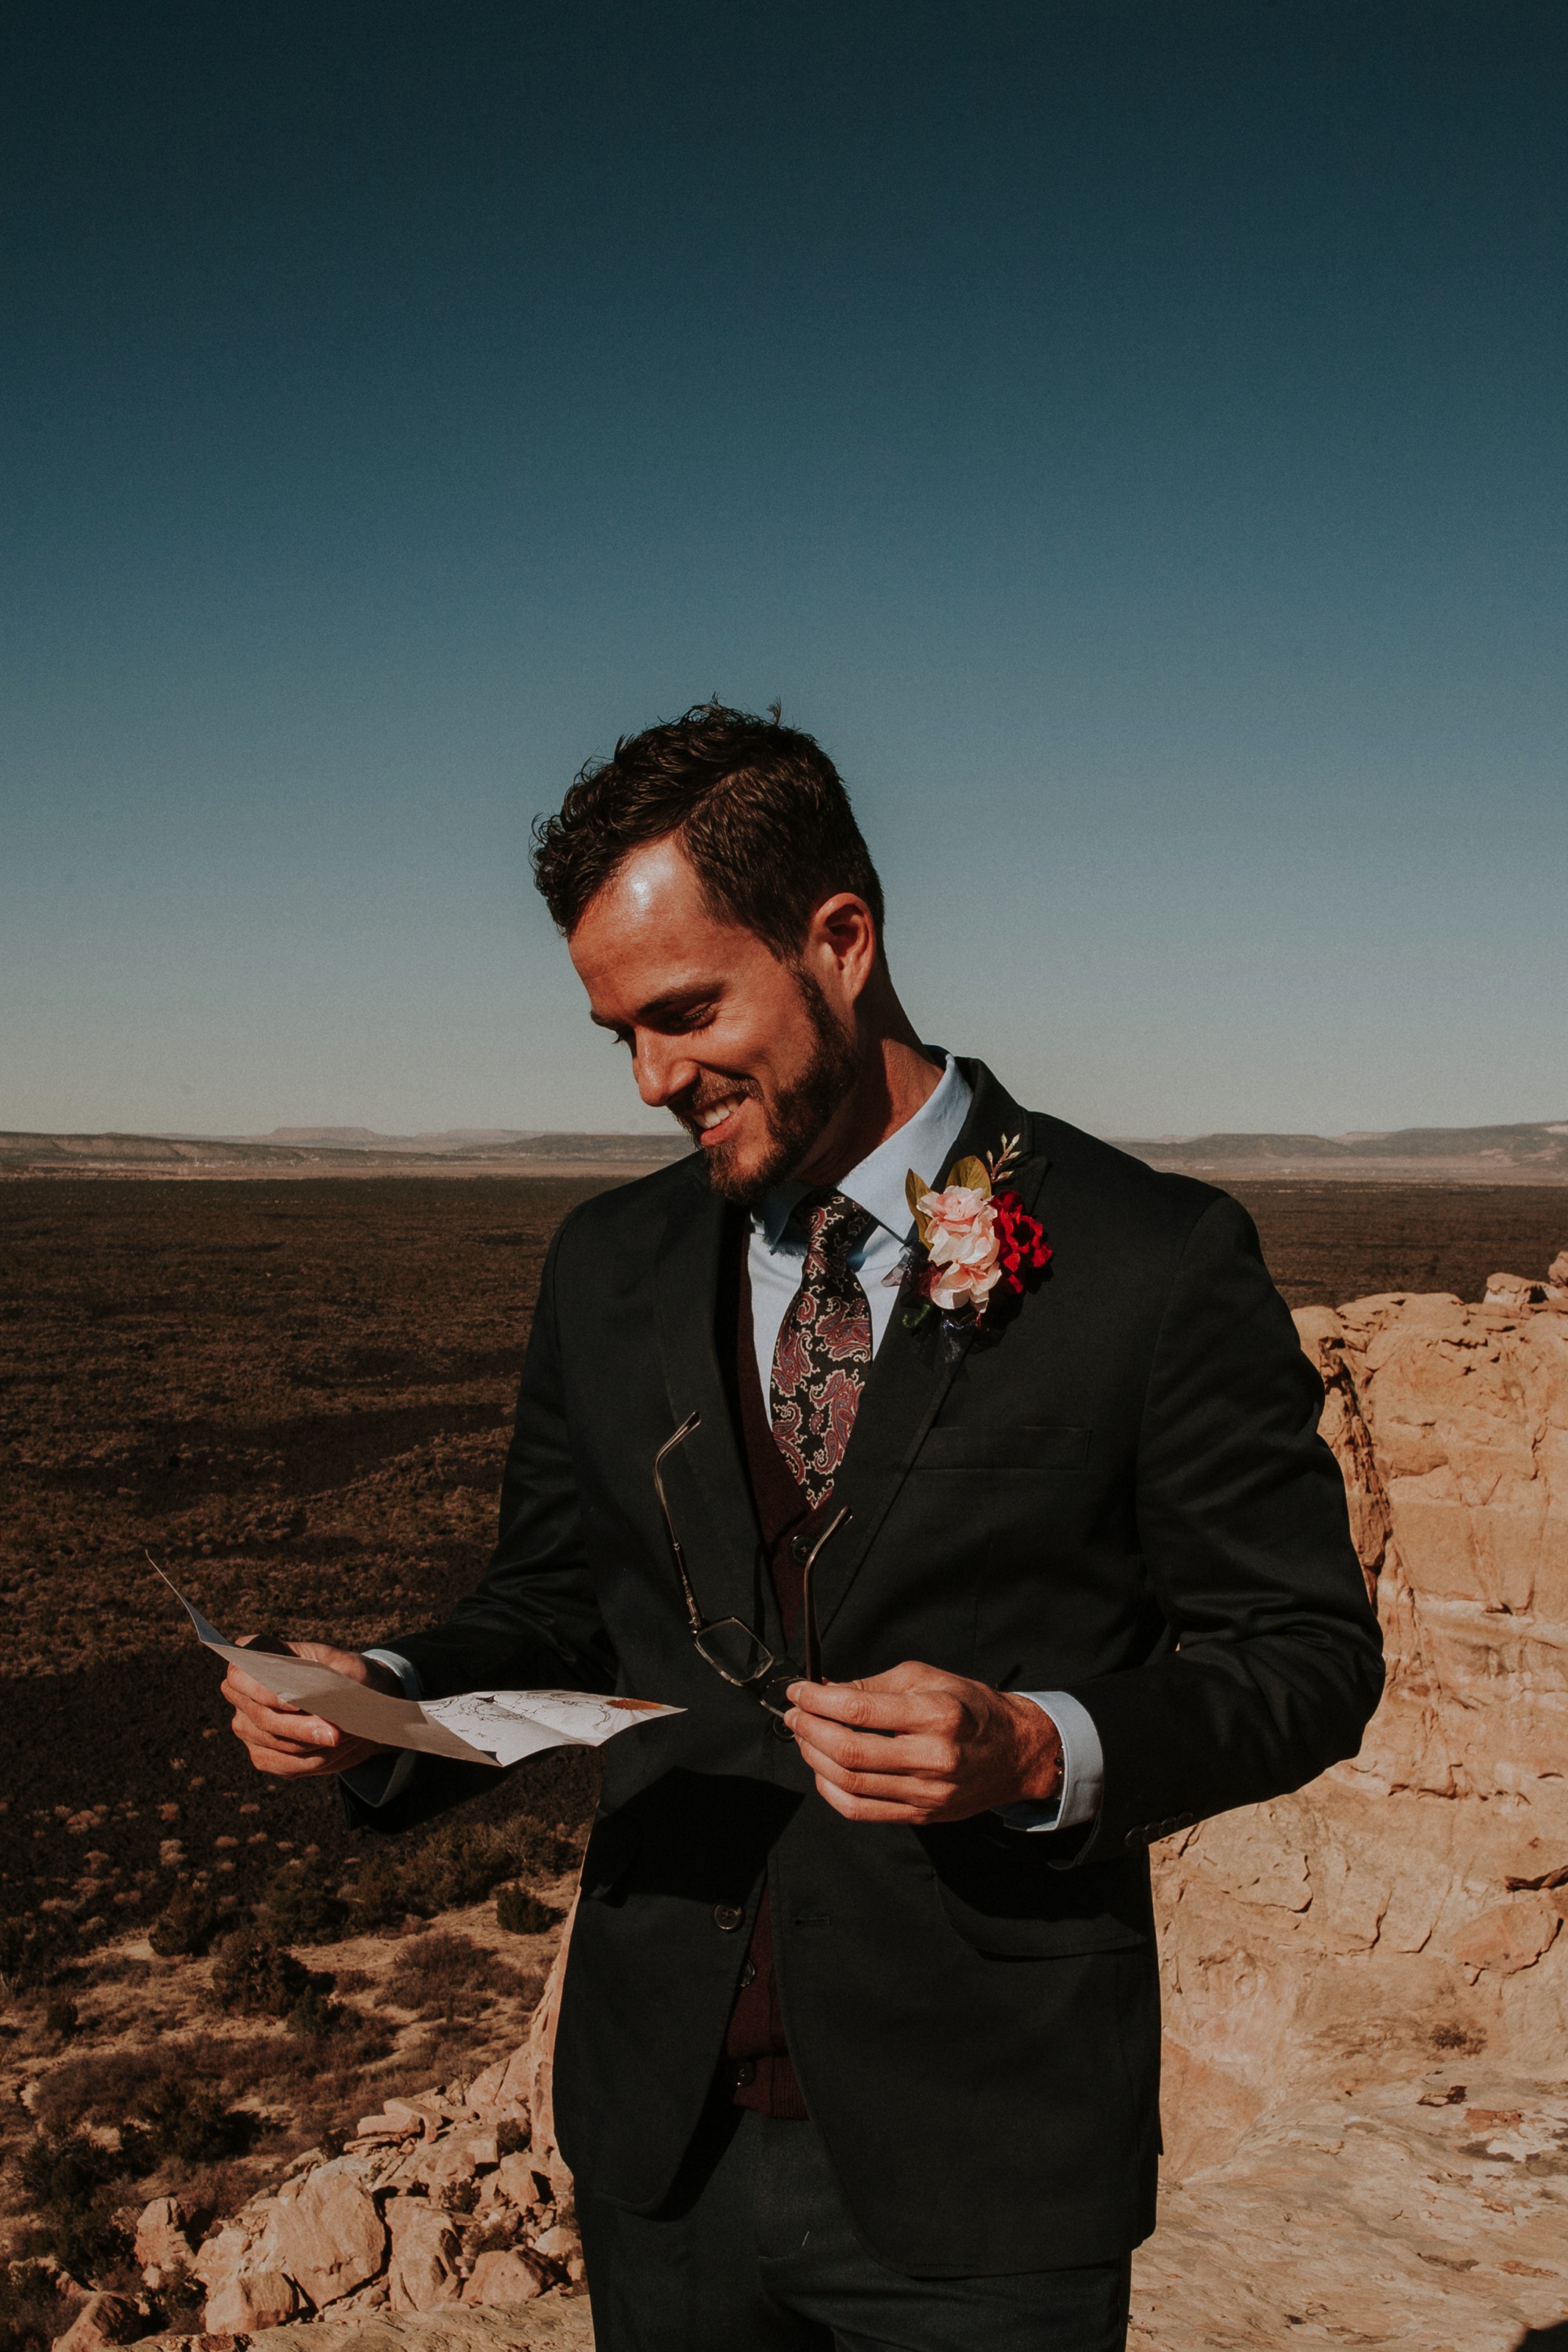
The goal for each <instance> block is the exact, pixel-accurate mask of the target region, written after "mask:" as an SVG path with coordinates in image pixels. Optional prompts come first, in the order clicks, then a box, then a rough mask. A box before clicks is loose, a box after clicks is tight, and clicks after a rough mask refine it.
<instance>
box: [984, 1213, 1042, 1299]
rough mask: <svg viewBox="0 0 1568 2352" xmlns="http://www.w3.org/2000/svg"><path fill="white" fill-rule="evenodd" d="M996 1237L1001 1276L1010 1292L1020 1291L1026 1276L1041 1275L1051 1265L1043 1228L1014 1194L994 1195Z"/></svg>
mask: <svg viewBox="0 0 1568 2352" xmlns="http://www.w3.org/2000/svg"><path fill="white" fill-rule="evenodd" d="M991 1206H992V1207H993V1208H994V1210H995V1212H996V1238H997V1240H998V1241H999V1242H1000V1243H1001V1244H1002V1253H1001V1259H1000V1264H1001V1267H1002V1276H1003V1279H1004V1281H1005V1283H1006V1284H1007V1286H1008V1288H1009V1289H1011V1290H1022V1289H1023V1287H1024V1276H1025V1275H1026V1274H1040V1273H1043V1272H1044V1270H1045V1268H1046V1267H1047V1265H1049V1264H1050V1262H1051V1251H1050V1247H1049V1244H1047V1240H1046V1229H1045V1227H1044V1225H1042V1224H1041V1223H1040V1221H1039V1219H1038V1218H1037V1217H1031V1216H1030V1214H1029V1213H1028V1211H1027V1210H1026V1208H1025V1206H1024V1203H1023V1202H1022V1201H1021V1200H1020V1199H1019V1197H1018V1195H1017V1193H1016V1192H993V1193H992V1195H991Z"/></svg>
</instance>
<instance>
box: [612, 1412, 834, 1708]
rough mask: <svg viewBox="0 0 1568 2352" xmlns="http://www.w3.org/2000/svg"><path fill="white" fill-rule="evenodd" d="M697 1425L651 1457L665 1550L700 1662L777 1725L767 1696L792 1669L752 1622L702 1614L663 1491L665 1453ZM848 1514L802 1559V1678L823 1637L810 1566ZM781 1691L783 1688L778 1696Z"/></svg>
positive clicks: (810, 1671)
mask: <svg viewBox="0 0 1568 2352" xmlns="http://www.w3.org/2000/svg"><path fill="white" fill-rule="evenodd" d="M701 1426H702V1416H701V1414H700V1412H692V1413H688V1415H687V1417H686V1419H685V1420H684V1421H683V1422H682V1423H681V1424H680V1427H679V1429H678V1430H677V1431H676V1433H675V1435H674V1436H673V1437H671V1438H668V1439H667V1440H666V1441H665V1443H664V1444H662V1445H661V1446H660V1447H659V1449H658V1453H657V1454H655V1455H654V1457H653V1485H654V1492H655V1494H656V1495H657V1496H658V1507H659V1510H660V1511H661V1513H662V1514H663V1517H664V1531H665V1533H666V1535H667V1536H668V1538H669V1549H670V1550H671V1552H672V1553H673V1554H674V1556H675V1567H676V1573H677V1574H678V1575H679V1578H680V1591H681V1598H682V1599H683V1600H684V1601H685V1603H686V1617H687V1622H688V1623H689V1626H690V1628H691V1639H692V1643H693V1644H694V1646H695V1648H696V1651H697V1654H698V1656H699V1657H700V1659H701V1661H702V1663H703V1664H704V1665H705V1666H711V1667H712V1669H713V1672H714V1673H715V1674H716V1675H722V1676H723V1678H724V1680H725V1681H726V1682H727V1683H729V1684H730V1685H731V1687H732V1688H733V1689H735V1690H743V1691H750V1692H751V1694H752V1696H753V1697H754V1698H757V1699H759V1700H760V1701H761V1702H762V1704H763V1706H765V1707H766V1709H767V1711H768V1713H769V1714H770V1715H771V1716H772V1717H773V1721H774V1725H775V1727H782V1726H783V1724H784V1717H785V1715H786V1714H787V1713H788V1708H787V1706H784V1705H781V1704H780V1699H779V1698H773V1697H772V1696H770V1693H771V1692H772V1691H773V1688H774V1687H775V1685H788V1684H790V1683H792V1682H795V1681H796V1680H798V1676H797V1675H796V1672H795V1668H794V1667H793V1666H792V1665H789V1664H786V1663H785V1662H784V1660H783V1659H780V1658H779V1657H777V1656H775V1654H774V1653H773V1651H772V1650H770V1649H769V1647H768V1645H767V1643H765V1642H764V1641H763V1637H762V1635H761V1634H760V1633H753V1632H752V1628H751V1626H749V1625H748V1624H746V1623H744V1622H742V1619H741V1618H739V1617H704V1615H703V1614H702V1611H701V1608H700V1605H699V1603H698V1599H697V1594H696V1592H695V1591H693V1589H692V1583H691V1576H690V1572H689V1570H688V1568H687V1565H686V1554H685V1553H684V1552H683V1551H682V1550H681V1549H680V1538H679V1536H678V1535H677V1534H676V1532H675V1521H674V1519H673V1518H672V1517H670V1510H669V1500H668V1496H667V1495H666V1494H665V1491H664V1460H665V1456H666V1454H673V1453H674V1451H675V1449H676V1447H677V1446H678V1445H679V1444H681V1443H682V1442H683V1441H684V1440H685V1439H686V1438H688V1437H689V1436H690V1435H691V1433H692V1431H693V1430H695V1429H700V1428H701ZM847 1517H849V1506H848V1505H847V1504H846V1505H845V1506H844V1508H843V1509H842V1510H841V1511H840V1512H838V1514H837V1517H834V1518H832V1519H830V1520H829V1521H828V1523H827V1525H826V1527H825V1528H823V1530H822V1533H821V1534H820V1535H819V1536H818V1537H817V1538H816V1542H815V1543H814V1544H813V1545H812V1547H811V1549H810V1551H809V1552H808V1553H807V1554H806V1556H805V1561H804V1563H803V1575H802V1584H803V1588H804V1589H803V1591H802V1595H801V1615H802V1618H803V1619H804V1621H805V1680H806V1681H807V1682H810V1683H819V1682H820V1681H821V1680H822V1640H821V1636H820V1635H819V1633H818V1632H817V1627H816V1598H815V1595H814V1593H813V1591H812V1570H814V1569H815V1568H816V1559H817V1554H818V1553H819V1552H820V1551H821V1549H822V1548H823V1546H824V1544H825V1543H826V1541H827V1538H828V1537H829V1536H833V1535H837V1532H838V1530H839V1528H841V1527H842V1526H843V1525H844V1522H845V1520H846V1519H847ZM782 1695H783V1694H782V1689H781V1692H780V1697H781V1698H782ZM783 1736H784V1738H792V1737H793V1734H791V1733H790V1732H788V1731H787V1730H785V1731H784V1735H783Z"/></svg>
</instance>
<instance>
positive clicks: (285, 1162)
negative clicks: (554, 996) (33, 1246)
mask: <svg viewBox="0 0 1568 2352" xmlns="http://www.w3.org/2000/svg"><path fill="white" fill-rule="evenodd" d="M691 1148H692V1147H691V1143H690V1140H689V1137H688V1136H687V1135H686V1133H685V1131H684V1129H680V1128H678V1127H676V1126H675V1125H674V1124H673V1122H672V1123H671V1125H670V1127H669V1128H668V1129H667V1130H662V1131H656V1132H655V1133H653V1134H651V1135H626V1134H609V1135H595V1134H587V1133H582V1132H576V1133H569V1134H552V1133H545V1132H536V1131H532V1130H530V1129H523V1128H454V1129H448V1130H446V1131H443V1132H442V1133H439V1134H429V1135H379V1134H377V1133H376V1132H375V1131H374V1129H371V1128H368V1127H280V1128H274V1129H272V1131H271V1133H270V1134H268V1135H264V1136H261V1135H230V1136H202V1135H120V1134H109V1133H106V1134H96V1135H67V1134H53V1135H50V1134H40V1133H21V1132H18V1133H10V1134H6V1133H0V1176H25V1175H40V1176H44V1175H84V1176H90V1175H104V1176H139V1175H141V1176H289V1175H315V1176H333V1175H337V1176H368V1175H389V1174H395V1173H397V1172H399V1171H408V1172H414V1171H427V1172H429V1173H432V1174H445V1173H451V1174H453V1175H463V1174H468V1173H473V1174H480V1175H482V1174H485V1173H487V1172H488V1173H490V1174H495V1175H500V1174H518V1175H528V1174H530V1173H533V1172H538V1173H540V1174H558V1175H563V1176H567V1175H596V1174H599V1173H601V1172H605V1173H612V1174H614V1173H624V1174H626V1175H634V1174H637V1173H639V1172H641V1171H644V1170H647V1169H654V1168H662V1167H665V1166H667V1165H668V1162H669V1161H670V1160H679V1159H682V1158H684V1156H685V1155H686V1153H687V1152H689V1150H691Z"/></svg>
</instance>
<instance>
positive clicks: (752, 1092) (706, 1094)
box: [669, 1077, 763, 1135]
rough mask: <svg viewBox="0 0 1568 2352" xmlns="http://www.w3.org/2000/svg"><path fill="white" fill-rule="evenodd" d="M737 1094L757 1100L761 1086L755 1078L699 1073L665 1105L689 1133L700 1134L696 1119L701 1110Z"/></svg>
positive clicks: (698, 1123) (717, 1104)
mask: <svg viewBox="0 0 1568 2352" xmlns="http://www.w3.org/2000/svg"><path fill="white" fill-rule="evenodd" d="M737 1095H739V1096H742V1097H745V1098H746V1099H747V1100H749V1101H752V1102H760V1101H761V1100H762V1095H763V1090H762V1087H760V1086H759V1085H758V1084H757V1081H756V1080H755V1078H742V1077H733V1078H720V1077H701V1078H699V1079H697V1080H696V1082H695V1083H694V1084H693V1085H692V1086H691V1087H689V1088H688V1089H687V1091H686V1093H685V1094H684V1095H683V1096H682V1097H680V1100H679V1102H673V1103H671V1104H670V1106H669V1108H670V1109H671V1111H672V1112H673V1114H674V1116H675V1117H676V1118H677V1119H678V1120H679V1123H680V1125H681V1126H682V1127H683V1128H685V1129H686V1131H687V1133H688V1134H689V1135H700V1133H701V1131H702V1130H701V1127H700V1120H701V1118H702V1114H703V1113H704V1111H710V1110H714V1109H716V1108H717V1107H718V1106H719V1104H720V1103H722V1102H732V1101H733V1100H734V1098H735V1097H736V1096H737Z"/></svg>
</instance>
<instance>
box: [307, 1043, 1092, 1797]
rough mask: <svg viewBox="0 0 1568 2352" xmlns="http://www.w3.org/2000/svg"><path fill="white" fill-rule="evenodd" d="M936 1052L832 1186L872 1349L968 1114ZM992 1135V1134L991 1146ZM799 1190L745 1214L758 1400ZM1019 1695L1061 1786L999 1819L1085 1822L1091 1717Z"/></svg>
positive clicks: (766, 1383)
mask: <svg viewBox="0 0 1568 2352" xmlns="http://www.w3.org/2000/svg"><path fill="white" fill-rule="evenodd" d="M926 1050H927V1052H928V1053H930V1054H931V1055H932V1056H933V1058H934V1056H935V1055H936V1053H937V1052H938V1051H939V1049H938V1048H937V1047H935V1046H928V1047H927V1048H926ZM942 1059H943V1065H944V1066H943V1069H942V1076H941V1078H940V1079H939V1080H938V1082H937V1086H936V1089H935V1091H934V1093H932V1094H931V1095H930V1096H929V1097H927V1099H926V1100H925V1101H924V1102H923V1103H922V1104H921V1108H920V1109H919V1110H917V1111H916V1113H915V1114H914V1117H913V1118H909V1119H906V1120H905V1121H904V1124H903V1126H902V1127H900V1128H899V1129H896V1130H895V1131H894V1133H893V1134H891V1135H890V1136H889V1138H888V1139H887V1140H886V1142H885V1143H879V1145H878V1146H877V1149H876V1150H875V1151H873V1152H870V1153H868V1155H867V1157H866V1158H865V1159H864V1160H861V1162H860V1164H859V1166H858V1168H852V1169H851V1170H850V1171H849V1173H848V1175H847V1176H846V1177H843V1178H842V1179H841V1180H840V1181H839V1183H838V1185H837V1191H838V1192H842V1193H844V1194H845V1196H846V1197H847V1199H849V1200H851V1201H853V1202H855V1203H856V1205H857V1206H858V1207H859V1208H862V1209H865V1210H866V1211H868V1213H869V1214H870V1215H871V1216H873V1217H874V1218H875V1219H876V1221H877V1222H876V1223H875V1224H874V1225H873V1226H872V1228H871V1231H870V1232H869V1234H868V1235H867V1237H866V1239H865V1240H864V1241H863V1242H862V1243H861V1244H860V1245H859V1247H858V1249H854V1250H851V1251H850V1253H849V1258H848V1263H849V1265H850V1267H851V1269H852V1270H853V1271H854V1273H856V1274H857V1275H858V1276H859V1279H860V1286H861V1288H862V1289H863V1290H864V1291H865V1293H866V1304H867V1306H868V1307H869V1308H870V1310H871V1352H872V1354H873V1356H874V1355H875V1354H876V1352H877V1349H879V1347H880V1346H881V1344H882V1341H883V1339H885V1338H886V1336H887V1331H888V1326H889V1323H890V1322H891V1321H892V1319H893V1310H894V1308H895V1307H896V1306H897V1305H898V1303H899V1298H900V1292H899V1290H898V1288H897V1286H895V1285H893V1284H890V1283H889V1281H888V1279H887V1277H888V1276H889V1275H890V1274H893V1273H895V1272H896V1271H897V1269H898V1265H899V1262H900V1258H901V1257H902V1256H903V1254H904V1252H905V1250H906V1249H907V1248H908V1247H909V1245H910V1241H911V1240H912V1239H913V1236H914V1221H913V1219H912V1218H911V1217H910V1208H909V1202H908V1199H907V1197H906V1194H905V1191H904V1179H905V1176H906V1174H907V1173H908V1171H910V1169H911V1168H912V1169H913V1170H914V1171H915V1172H916V1174H917V1175H920V1176H923V1177H924V1178H925V1180H926V1181H927V1182H928V1183H929V1184H931V1185H933V1186H934V1185H939V1184H940V1183H941V1182H942V1178H943V1177H944V1176H945V1175H946V1173H947V1171H948V1169H949V1167H950V1166H951V1165H952V1157H953V1153H954V1151H955V1150H956V1149H957V1146H958V1139H959V1137H960V1136H961V1135H962V1133H963V1126H964V1121H965V1120H966V1119H967V1118H968V1117H969V1106H970V1101H971V1095H970V1088H969V1084H968V1081H967V1080H966V1079H965V1077H964V1076H963V1071H962V1070H961V1069H960V1068H959V1066H958V1064H957V1063H956V1062H955V1061H954V1060H953V1058H952V1055H951V1054H948V1055H943V1057H942ZM1000 1143H1001V1138H1000V1137H998V1138H997V1144H998V1146H999V1145H1000ZM808 1189H809V1188H808V1187H807V1186H806V1185H805V1184H781V1185H779V1186H778V1188H777V1189H776V1191H774V1192H770V1193H769V1194H768V1196H767V1198H766V1199H765V1200H764V1201H763V1203H762V1206H761V1207H760V1208H759V1209H757V1210H756V1211H755V1212H754V1213H753V1215H752V1230H751V1236H750V1242H749V1245H748V1253H747V1268H748V1271H749V1273H750V1275H751V1280H752V1340H753V1343H754V1345H755V1348H756V1351H757V1378H758V1380H759V1381H760V1382H761V1385H762V1391H763V1397H764V1398H766V1397H767V1396H768V1395H769V1392H770V1389H771V1385H772V1379H773V1349H774V1348H775V1346H776V1345H777V1343H778V1335H779V1328H780V1326H781V1325H782V1324H783V1322H784V1316H785V1315H786V1313H787V1312H788V1310H789V1307H790V1303H791V1301H792V1300H793V1299H794V1297H795V1293H796V1291H798V1289H799V1288H800V1284H801V1272H802V1268H803V1267H804V1265H805V1234H804V1233H803V1232H802V1231H801V1230H800V1229H799V1227H798V1226H792V1225H791V1223H790V1222H789V1220H790V1212H791V1211H792V1210H793V1209H794V1207H795V1203H796V1202H797V1201H799V1200H800V1199H801V1198H802V1197H803V1196H804V1194H805V1192H807V1190H808ZM365 1656H366V1657H367V1658H378V1659H380V1660H381V1661H382V1663H383V1664H385V1665H389V1666H390V1667H391V1668H392V1669H393V1671H394V1673H395V1674H396V1675H397V1676H398V1678H399V1680H400V1681H401V1682H402V1684H403V1687H404V1690H405V1693H406V1695H407V1696H409V1697H410V1698H417V1697H418V1696H419V1677H418V1675H417V1673H416V1670H415V1668H414V1666H413V1664H411V1663H410V1661H409V1660H408V1659H407V1658H405V1657H402V1656H400V1655H399V1654H398V1653H397V1652H396V1651H395V1650H367V1651H366V1652H365ZM1019 1696H1021V1697H1024V1698H1030V1699H1033V1700H1034V1702H1035V1705H1036V1706H1038V1707H1041V1708H1043V1709H1044V1711H1045V1712H1046V1714H1047V1715H1048V1716H1049V1717H1050V1718H1051V1720H1052V1722H1053V1723H1054V1724H1055V1725H1056V1727H1057V1731H1058V1735H1059V1737H1060V1739H1061V1743H1062V1786H1061V1793H1060V1795H1059V1796H1058V1797H1057V1798H1056V1799H1054V1800H1053V1801H1051V1802H1050V1803H1049V1804H1036V1803H1033V1802H1029V1801H1025V1802H1022V1803H1019V1804H1016V1805H1003V1806H1001V1807H999V1808H998V1813H999V1817H1000V1818H1001V1819H1002V1820H1003V1821H1005V1822H1006V1823H1007V1825H1008V1827H1009V1828H1010V1829H1016V1830H1025V1831H1035V1830H1065V1829H1077V1828H1078V1827H1079V1826H1080V1824H1081V1823H1083V1822H1090V1821H1092V1820H1093V1819H1094V1816H1095V1814H1096V1813H1097V1812H1098V1811H1100V1793H1101V1790H1102V1789H1103V1787H1104V1782H1105V1761H1104V1757H1103V1754H1102V1752H1101V1749H1100V1734H1099V1733H1098V1732H1097V1731H1096V1729H1095V1727H1094V1718H1093V1717H1092V1716H1091V1715H1090V1714H1089V1710H1088V1708H1087V1707H1085V1706H1082V1705H1081V1704H1080V1703H1079V1700H1077V1699H1075V1698H1073V1697H1071V1696H1069V1695H1068V1693H1067V1692H1066V1691H1024V1692H1021V1693H1020V1694H1019ZM413 1769H414V1756H413V1753H412V1751H408V1752H405V1754H404V1755H403V1756H401V1757H399V1758H398V1759H396V1761H395V1762H394V1763H392V1764H391V1765H390V1767H389V1765H388V1763H387V1762H386V1761H384V1760H383V1759H379V1758H377V1759H374V1761H373V1762H371V1763H369V1764H362V1765H360V1766H358V1767H357V1768H356V1769H355V1770H353V1772H345V1773H344V1775H343V1778H344V1780H346V1781H347V1783H348V1785H349V1787H350V1788H351V1789H352V1790H353V1791H354V1793H355V1795H356V1796H358V1797H360V1798H362V1799H363V1801H364V1802H365V1803H366V1804H371V1805H377V1804H383V1805H384V1804H385V1803H387V1802H388V1801H390V1799H392V1798H393V1797H395V1796H396V1795H397V1793H398V1791H399V1790H401V1789H402V1788H403V1787H404V1785H405V1782H406V1780H407V1779H408V1776H409V1774H410V1772H412V1770H413Z"/></svg>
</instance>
